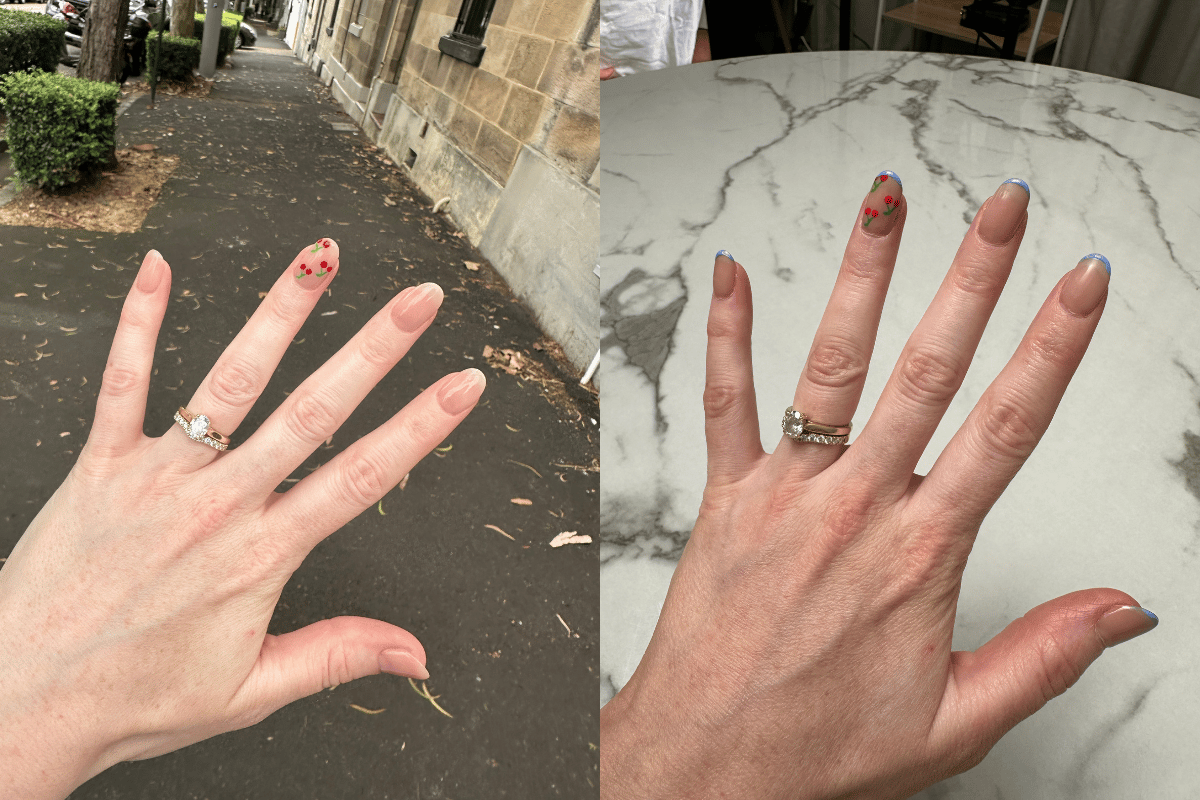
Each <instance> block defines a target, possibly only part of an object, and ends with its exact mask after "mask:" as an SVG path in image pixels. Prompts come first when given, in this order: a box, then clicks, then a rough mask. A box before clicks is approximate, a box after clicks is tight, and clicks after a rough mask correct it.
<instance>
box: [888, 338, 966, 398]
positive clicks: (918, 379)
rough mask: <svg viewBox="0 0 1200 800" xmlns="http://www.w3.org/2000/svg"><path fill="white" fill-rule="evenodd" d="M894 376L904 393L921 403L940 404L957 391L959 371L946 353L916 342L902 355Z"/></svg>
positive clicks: (901, 391)
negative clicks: (917, 344)
mask: <svg viewBox="0 0 1200 800" xmlns="http://www.w3.org/2000/svg"><path fill="white" fill-rule="evenodd" d="M896 378H897V388H898V389H899V390H900V393H901V394H902V395H904V396H905V397H907V398H909V399H910V400H912V401H914V402H916V403H918V404H919V405H922V406H941V405H945V404H947V403H949V402H950V400H951V398H953V397H954V393H955V392H957V391H958V385H959V383H960V382H961V380H962V374H961V370H960V369H959V368H958V366H957V365H956V364H955V363H954V361H953V360H951V359H950V358H949V357H947V356H946V355H944V354H942V353H941V352H939V351H938V350H936V349H933V348H931V347H920V346H918V347H914V348H913V349H912V350H911V351H909V352H908V353H907V354H906V355H905V356H904V357H903V359H902V360H901V362H900V369H899V371H898V372H897V375H896Z"/></svg>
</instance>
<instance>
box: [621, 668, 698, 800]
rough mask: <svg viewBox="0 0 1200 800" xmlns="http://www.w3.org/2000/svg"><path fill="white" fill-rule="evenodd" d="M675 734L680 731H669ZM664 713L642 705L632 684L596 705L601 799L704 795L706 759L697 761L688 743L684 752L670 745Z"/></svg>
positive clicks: (668, 799) (671, 799) (693, 799)
mask: <svg viewBox="0 0 1200 800" xmlns="http://www.w3.org/2000/svg"><path fill="white" fill-rule="evenodd" d="M674 732H675V733H678V732H679V731H678V730H676V731H674ZM677 741H679V739H678V737H676V736H674V735H672V731H671V726H670V724H669V722H665V715H664V714H661V713H656V712H655V711H653V710H650V709H646V708H643V707H642V705H641V704H639V703H638V697H637V693H636V691H635V690H634V687H633V686H632V685H629V686H626V688H625V689H623V690H622V691H621V692H620V693H618V694H617V696H616V697H614V698H613V699H612V700H611V701H609V703H608V704H607V705H605V706H604V707H603V708H601V709H600V798H601V800H682V798H687V799H688V800H703V798H705V797H707V796H708V794H707V789H708V788H709V783H708V777H709V776H711V771H712V767H713V766H714V765H713V764H712V763H711V762H710V763H708V764H707V765H705V764H703V763H701V764H700V765H699V766H698V768H693V765H696V763H697V762H696V761H695V760H694V759H693V756H694V754H695V752H694V751H696V750H698V749H701V748H702V747H703V745H704V744H705V743H702V742H693V743H692V746H691V747H689V748H687V750H686V751H684V750H680V749H679V748H677V747H676V746H675V744H674V743H675V742H677Z"/></svg>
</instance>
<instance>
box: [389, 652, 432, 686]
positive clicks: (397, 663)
mask: <svg viewBox="0 0 1200 800" xmlns="http://www.w3.org/2000/svg"><path fill="white" fill-rule="evenodd" d="M379 668H380V669H381V670H383V671H384V672H388V673H391V674H392V675H399V676H400V677H401V678H412V679H414V680H418V681H423V680H428V678H429V670H427V669H425V665H424V664H422V663H421V659H419V658H417V657H416V656H415V655H413V654H412V653H410V652H408V651H407V650H384V651H383V652H382V653H380V654H379Z"/></svg>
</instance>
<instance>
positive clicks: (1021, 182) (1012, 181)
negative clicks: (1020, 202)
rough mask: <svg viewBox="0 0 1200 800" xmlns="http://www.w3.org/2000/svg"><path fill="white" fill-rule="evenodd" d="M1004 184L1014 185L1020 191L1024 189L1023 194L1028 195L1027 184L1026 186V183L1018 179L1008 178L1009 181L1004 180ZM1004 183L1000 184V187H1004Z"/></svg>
mask: <svg viewBox="0 0 1200 800" xmlns="http://www.w3.org/2000/svg"><path fill="white" fill-rule="evenodd" d="M1004 183H1015V184H1016V185H1017V186H1020V187H1021V188H1022V189H1024V190H1025V194H1029V193H1030V192H1029V184H1028V183H1026V182H1025V181H1023V180H1021V179H1020V178H1009V179H1008V180H1006V181H1005V182H1004ZM1004 183H1002V184H1000V185H1001V186H1003V185H1004Z"/></svg>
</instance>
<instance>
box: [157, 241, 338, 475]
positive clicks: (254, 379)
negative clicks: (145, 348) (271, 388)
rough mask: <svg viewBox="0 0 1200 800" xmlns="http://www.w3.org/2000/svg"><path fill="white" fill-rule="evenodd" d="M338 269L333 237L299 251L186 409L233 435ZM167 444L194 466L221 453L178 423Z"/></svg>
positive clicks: (173, 455)
mask: <svg viewBox="0 0 1200 800" xmlns="http://www.w3.org/2000/svg"><path fill="white" fill-rule="evenodd" d="M337 269H338V246H337V244H336V243H335V242H334V241H333V240H332V239H318V240H317V241H316V242H315V243H313V244H311V245H309V246H308V247H305V248H304V249H303V250H302V251H300V254H299V255H297V256H296V258H294V259H293V260H292V263H291V264H290V265H289V266H288V268H287V270H286V271H285V272H284V273H283V274H282V275H280V276H279V279H278V280H276V281H275V285H274V286H272V287H271V291H270V292H268V293H267V296H266V298H265V299H264V300H263V301H262V303H261V304H260V305H259V307H258V309H257V310H256V311H255V312H254V315H253V316H251V317H250V320H249V321H248V322H247V323H246V326H245V327H244V328H242V330H241V332H240V333H238V335H237V336H236V337H235V338H234V340H233V342H232V343H231V344H230V345H229V347H227V348H226V349H225V352H224V353H222V354H221V357H220V358H218V359H217V363H216V364H215V365H214V366H213V368H212V369H211V370H210V371H209V373H208V375H207V376H206V377H205V378H204V381H203V382H202V383H201V384H200V387H199V388H198V389H197V390H196V393H195V394H194V395H192V398H191V400H189V401H188V404H187V406H186V407H187V409H188V410H189V411H191V413H193V414H197V415H199V414H203V415H205V416H206V417H208V419H209V421H210V424H211V428H212V430H214V431H217V432H219V433H221V434H224V435H225V436H229V435H230V434H231V433H233V432H234V431H235V430H236V429H237V427H238V426H239V425H240V424H241V423H242V420H243V419H245V418H246V415H247V414H248V413H249V412H250V408H251V407H252V406H253V405H254V403H255V401H256V400H258V397H259V395H261V394H262V392H263V390H264V389H265V388H266V386H267V382H268V381H269V380H270V379H271V375H272V374H273V373H274V372H275V368H276V367H277V366H279V361H280V359H282V358H283V354H284V351H286V350H287V347H288V345H289V344H291V342H292V339H294V338H295V336H296V333H297V332H298V331H299V330H300V326H301V325H303V324H304V320H305V319H307V318H308V315H309V312H311V311H312V309H313V306H315V305H316V304H317V300H318V299H320V297H321V292H322V291H324V290H325V287H327V286H328V285H329V283H330V281H332V280H333V278H334V276H335V275H336V273H337ZM163 445H164V446H165V447H168V448H171V449H172V451H173V452H172V453H171V457H172V459H173V460H176V459H180V458H182V459H184V461H183V463H184V464H186V465H188V466H190V467H192V468H193V469H194V468H197V467H200V466H203V465H204V464H207V463H209V462H210V461H212V460H213V459H214V458H216V456H217V451H216V450H214V449H212V448H210V447H207V446H204V445H201V446H197V445H196V443H193V442H190V441H188V438H187V435H186V434H185V433H184V432H183V430H182V429H181V428H180V426H178V425H176V426H175V429H174V430H172V431H168V432H167V434H166V435H165V436H164V437H163ZM176 463H178V461H177V462H176Z"/></svg>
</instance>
